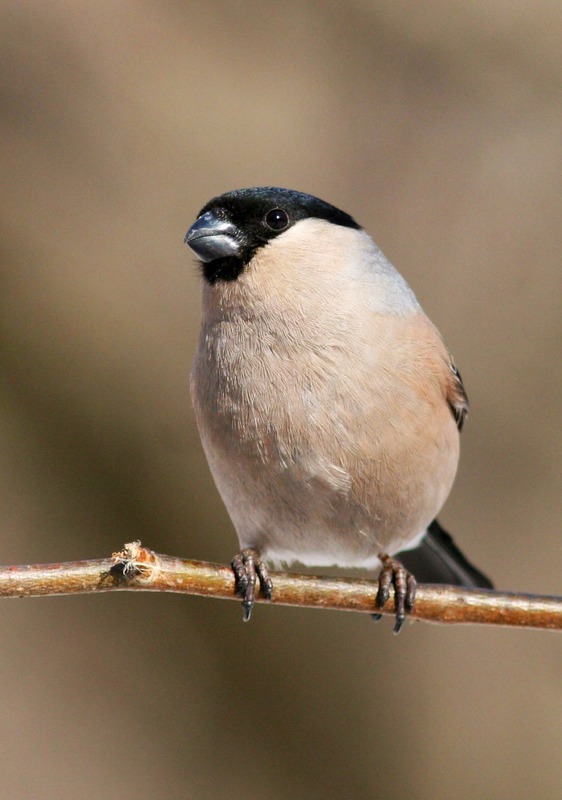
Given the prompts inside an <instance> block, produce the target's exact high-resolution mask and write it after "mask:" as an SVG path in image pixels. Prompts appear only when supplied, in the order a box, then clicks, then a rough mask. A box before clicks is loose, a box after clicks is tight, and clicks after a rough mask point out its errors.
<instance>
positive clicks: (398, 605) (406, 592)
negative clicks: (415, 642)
mask: <svg viewBox="0 0 562 800" xmlns="http://www.w3.org/2000/svg"><path fill="white" fill-rule="evenodd" d="M379 559H380V561H381V564H382V569H381V571H380V575H379V590H378V592H377V599H376V601H375V605H376V607H377V608H384V607H385V605H386V603H387V601H388V599H389V597H390V587H391V586H393V587H394V606H395V609H396V623H395V625H394V633H399V632H400V628H401V627H402V625H403V624H404V621H405V619H406V614H407V613H408V611H411V610H412V609H413V607H414V602H415V599H416V588H417V583H416V579H415V578H414V576H413V575H412V573H411V572H408V570H407V569H406V567H404V566H402V564H401V563H400V562H399V561H396V560H395V559H394V558H391V557H390V556H388V555H386V553H381V554H380V556H379ZM381 617H382V614H373V619H376V620H379V619H380V618H381Z"/></svg>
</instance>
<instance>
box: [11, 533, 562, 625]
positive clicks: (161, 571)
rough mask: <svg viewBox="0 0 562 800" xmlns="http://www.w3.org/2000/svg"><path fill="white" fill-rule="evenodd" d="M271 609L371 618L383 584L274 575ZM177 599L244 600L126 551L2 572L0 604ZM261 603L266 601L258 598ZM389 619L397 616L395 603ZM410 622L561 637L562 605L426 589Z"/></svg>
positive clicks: (183, 570) (141, 550) (214, 580)
mask: <svg viewBox="0 0 562 800" xmlns="http://www.w3.org/2000/svg"><path fill="white" fill-rule="evenodd" d="M272 579H273V586H274V590H273V597H272V599H271V601H269V602H271V603H279V604H281V605H291V606H310V607H314V608H331V609H338V610H346V611H363V612H370V613H372V612H373V610H374V608H375V596H376V593H377V583H376V582H374V581H365V580H353V579H346V578H318V577H314V576H311V575H292V574H291V575H289V574H286V573H283V572H277V573H273V574H272ZM110 591H148V592H179V593H183V594H197V595H206V596H209V597H220V598H224V599H228V600H239V598H238V597H237V596H236V595H235V593H234V576H233V573H232V570H231V569H230V567H225V566H220V565H218V564H209V563H207V562H205V561H187V560H184V559H180V558H173V557H171V556H164V555H160V554H158V553H155V552H153V551H152V550H149V549H147V548H145V547H141V545H140V542H133V543H132V544H128V545H125V547H124V549H123V550H122V551H120V552H119V553H114V555H113V556H112V558H108V559H97V560H92V561H74V562H69V563H65V564H36V565H26V566H18V567H0V597H40V596H45V595H66V594H79V593H87V592H110ZM256 599H257V600H258V602H260V601H262V602H265V601H263V598H260V597H259V596H258V597H257V598H256ZM384 613H385V614H391V615H393V614H394V604H393V602H392V600H391V601H389V603H388V605H387V606H386V607H385V610H384ZM410 616H411V617H412V618H415V619H420V620H425V621H426V622H442V623H467V622H473V623H480V624H487V625H514V626H520V627H527V628H544V629H557V630H562V598H561V597H543V596H540V595H529V594H513V593H508V592H496V591H487V590H474V589H459V588H457V587H452V586H435V585H429V584H422V585H420V586H419V587H418V593H417V597H416V605H415V609H414V611H413V612H412V614H411V615H410Z"/></svg>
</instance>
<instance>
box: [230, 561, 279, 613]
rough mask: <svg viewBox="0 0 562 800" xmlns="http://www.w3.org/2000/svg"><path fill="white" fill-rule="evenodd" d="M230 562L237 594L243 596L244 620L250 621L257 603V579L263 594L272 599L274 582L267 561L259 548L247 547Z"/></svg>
mask: <svg viewBox="0 0 562 800" xmlns="http://www.w3.org/2000/svg"><path fill="white" fill-rule="evenodd" d="M230 563H231V566H232V569H233V571H234V579H235V582H236V589H235V591H236V594H239V595H240V596H241V597H242V598H243V599H242V608H243V609H244V622H248V620H249V619H250V617H251V615H252V609H253V607H254V603H255V596H256V579H258V578H259V582H260V587H261V591H262V594H263V596H264V597H265V598H266V599H267V600H271V592H272V589H273V584H272V582H271V578H270V577H269V572H268V569H267V566H266V563H265V561H263V560H262V559H261V557H260V554H259V553H258V551H257V550H252V548H250V547H247V548H246V549H244V550H242V552H240V553H238V554H237V555H235V556H234V558H233V559H232V561H231V562H230Z"/></svg>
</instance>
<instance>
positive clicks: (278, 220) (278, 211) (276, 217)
mask: <svg viewBox="0 0 562 800" xmlns="http://www.w3.org/2000/svg"><path fill="white" fill-rule="evenodd" d="M265 224H266V225H267V227H268V228H271V230H272V231H282V230H283V229H284V228H286V227H287V225H288V224H289V217H288V215H287V214H286V212H285V211H283V209H282V208H272V209H271V211H268V212H267V214H266V215H265Z"/></svg>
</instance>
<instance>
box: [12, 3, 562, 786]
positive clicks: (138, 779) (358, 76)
mask: <svg viewBox="0 0 562 800" xmlns="http://www.w3.org/2000/svg"><path fill="white" fill-rule="evenodd" d="M0 12H1V18H0V36H1V48H0V52H1V54H2V55H1V63H2V66H1V70H0V85H1V92H2V94H1V117H0V163H1V165H2V187H3V191H2V216H1V225H2V242H1V248H2V258H1V262H0V270H1V271H0V281H1V283H0V287H1V288H0V304H1V305H0V325H1V328H0V346H1V353H0V359H1V375H2V379H1V397H0V400H1V414H0V422H1V450H2V459H1V464H2V475H1V483H0V498H1V511H2V525H1V526H0V527H1V531H0V536H1V539H0V561H1V562H3V563H6V564H7V563H29V562H41V561H56V560H69V559H78V558H86V557H102V556H106V555H108V554H109V553H111V552H112V551H113V550H115V549H117V548H118V547H119V546H120V545H121V543H123V542H125V541H130V540H132V539H136V538H140V539H142V541H143V542H145V543H146V544H147V545H149V546H151V547H153V548H154V549H157V550H160V551H163V552H169V553H174V554H179V555H185V556H187V557H192V558H202V559H208V560H215V561H221V562H226V561H228V560H229V559H230V557H231V556H232V555H233V553H234V552H235V549H236V540H235V536H234V533H233V531H232V528H231V525H230V522H229V520H228V518H227V516H226V514H225V511H224V509H223V508H222V506H221V504H220V501H219V499H218V495H217V493H216V490H215V488H214V486H213V483H212V481H211V478H210V475H209V472H208V470H207V466H206V463H205V460H204V457H203V455H202V452H201V448H200V445H199V440H198V436H197V433H196V431H195V429H194V424H193V417H192V414H191V409H190V405H189V400H188V372H189V365H190V361H191V357H192V355H193V352H194V349H195V342H196V335H197V329H198V317H199V285H198V275H197V269H196V267H195V265H194V263H193V258H192V257H190V254H189V252H188V251H187V248H185V247H184V245H183V244H182V238H183V235H184V232H185V231H186V229H187V228H188V227H189V225H190V224H191V222H192V221H193V219H194V217H195V215H196V213H197V211H198V210H199V208H200V207H201V206H202V205H203V204H204V203H205V202H206V201H207V200H208V199H209V198H210V197H211V196H212V195H215V194H218V193H221V192H223V191H226V190H228V189H232V188H236V187H241V186H250V185H256V184H274V185H275V184H278V185H281V186H288V187H292V188H297V189H301V190H304V191H308V192H311V193H313V194H317V195H319V196H320V197H323V198H325V199H327V200H329V201H331V202H332V203H334V204H336V205H338V206H340V207H342V208H344V209H345V210H347V211H348V212H350V213H351V214H353V215H354V216H355V217H356V218H357V219H358V220H359V221H360V222H361V223H362V224H363V225H365V226H366V227H367V229H368V230H369V231H370V232H372V233H373V235H374V236H375V238H376V240H377V242H378V243H379V245H380V246H381V247H382V249H383V250H384V251H385V252H386V254H387V255H388V256H389V257H390V258H391V260H392V261H393V262H394V263H395V264H396V265H397V266H398V268H399V269H400V270H401V271H402V272H403V273H404V274H405V275H406V277H407V279H408V280H409V282H410V283H411V285H412V286H413V288H414V289H415V291H416V292H417V294H418V297H419V298H420V300H421V302H422V304H423V305H424V307H425V309H426V310H427V312H428V313H429V315H430V316H431V317H432V319H433V320H434V321H435V322H436V324H437V325H438V327H439V328H440V329H441V331H442V332H443V334H444V336H445V338H446V340H447V342H448V344H449V346H450V348H451V349H452V351H453V353H454V354H455V357H456V359H457V361H458V363H459V366H460V369H461V371H462V374H463V377H464V379H465V382H466V385H467V387H468V392H469V396H470V399H471V402H472V414H471V417H470V421H469V424H468V425H467V427H466V430H465V432H464V433H463V458H462V465H461V470H460V473H459V477H458V481H457V484H456V487H455V490H454V492H453V495H452V497H451V499H450V501H449V503H448V505H447V507H446V509H445V511H444V512H443V514H442V515H441V516H442V520H443V522H444V523H445V524H446V525H447V527H449V528H450V529H451V530H452V531H453V533H454V534H455V537H456V539H457V540H458V541H459V543H461V546H462V547H463V549H464V550H465V551H466V552H467V553H468V554H469V556H470V557H471V558H473V559H474V560H475V562H476V563H477V564H478V565H479V566H480V567H481V568H483V569H485V570H486V571H487V572H489V573H490V575H492V576H493V577H494V579H495V580H496V582H497V584H498V586H499V587H502V588H509V589H517V590H525V591H536V592H544V593H558V594H560V593H561V579H560V571H561V566H562V556H561V548H560V520H561V518H562V503H561V499H560V465H561V463H562V438H561V425H560V397H561V391H562V386H561V368H560V364H561V352H562V345H561V323H560V319H561V317H560V299H561V279H560V252H561V249H562V220H561V215H562V194H561V191H560V186H561V178H562V152H561V129H562V64H561V61H560V32H561V25H562V6H561V4H560V3H558V2H547V1H545V2H542V3H536V2H531V0H527V1H526V2H519V3H514V2H504V1H503V0H496V2H492V3H484V2H458V1H456V0H429V1H426V2H422V3H414V2H406V1H405V0H373V2H361V0H356V1H355V2H352V1H351V0H348V1H347V2H345V3H317V2H303V1H302V0H301V2H292V0H288V2H285V3H282V4H270V5H267V4H265V5H264V4H263V3H256V2H246V3H239V4H234V3H228V2H219V1H218V0H213V1H212V2H189V3H188V2H183V3H182V2H178V0H175V1H174V0H152V1H150V0H147V1H146V2H130V1H129V2H127V1H126V0H122V1H121V2H114V3H111V2H104V1H103V0H100V2H96V3H87V2H81V1H80V0H66V2H64V0H61V2H55V1H54V0H50V1H47V2H42V3H38V2H29V3H10V2H4V3H2V4H1V6H0ZM1 610H2V614H1V617H0V639H1V641H2V655H1V669H0V697H1V698H2V702H1V704H0V709H1V710H0V731H1V733H0V795H1V796H2V797H5V798H16V800H20V798H45V799H46V800H51V798H52V799H53V800H55V798H56V800H60V798H88V799H89V798H93V799H94V800H95V799H97V798H102V797H103V798H105V797H119V798H121V800H127V799H128V798H139V797H140V798H171V799H172V800H175V798H212V799H214V798H221V797H228V798H231V800H238V799H239V798H240V800H241V799H242V798H244V800H246V799H247V798H254V797H260V798H262V800H270V799H271V800H281V798H287V797H295V798H339V797H350V798H370V797H381V798H402V797H410V798H415V799H418V798H419V799H420V800H445V799H447V800H449V799H450V798H454V799H455V800H457V799H458V800H465V799H466V800H473V798H475V797H485V798H494V800H503V799H504V798H505V799H506V800H508V799H509V800H518V799H519V798H521V800H523V798H525V800H526V799H527V798H529V797H541V798H543V799H544V798H549V799H550V798H553V799H554V798H556V799H558V798H559V797H560V795H561V791H562V790H561V780H562V758H561V744H560V742H561V737H562V723H561V720H562V697H561V694H562V693H561V688H560V678H561V669H560V664H561V655H562V653H561V645H562V640H561V639H560V637H559V636H557V635H556V634H552V633H548V632H532V631H527V632H525V631H508V630H500V629H493V628H481V629H477V628H462V627H456V628H451V629H445V628H441V627H432V626H427V625H421V624H417V625H411V626H408V628H407V629H406V630H405V632H404V633H403V634H402V635H401V636H400V637H398V638H395V637H393V636H392V635H391V633H390V629H391V623H390V622H389V621H388V620H385V621H384V622H382V623H380V624H379V625H378V626H375V625H374V624H372V623H371V622H370V620H369V619H368V618H366V617H364V616H361V615H353V614H341V613H340V614H338V613H329V612H320V611H312V610H291V609H283V608H266V607H263V606H261V607H259V608H258V609H257V610H256V613H255V615H254V619H253V620H252V623H251V624H250V625H242V623H241V610H240V607H239V606H238V605H237V604H234V603H221V602H217V601H212V600H204V599H199V598H190V597H175V596H154V595H151V596H148V595H147V596H143V595H141V594H135V595H126V594H119V595H104V596H102V595H100V596H91V597H71V598H46V599H42V600H26V601H21V602H7V601H5V602H3V603H2V609H1Z"/></svg>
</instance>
